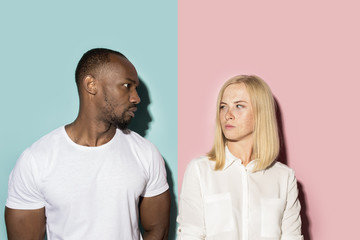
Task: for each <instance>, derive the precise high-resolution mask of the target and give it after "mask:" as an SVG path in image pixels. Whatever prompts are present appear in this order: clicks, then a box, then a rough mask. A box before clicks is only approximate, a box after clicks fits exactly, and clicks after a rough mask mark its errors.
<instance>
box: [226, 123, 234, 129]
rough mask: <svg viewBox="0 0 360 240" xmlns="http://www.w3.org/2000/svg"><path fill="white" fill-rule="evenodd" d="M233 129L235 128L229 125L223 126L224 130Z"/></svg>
mask: <svg viewBox="0 0 360 240" xmlns="http://www.w3.org/2000/svg"><path fill="white" fill-rule="evenodd" d="M234 127H235V126H233V125H230V124H226V125H225V128H226V129H232V128H234Z"/></svg>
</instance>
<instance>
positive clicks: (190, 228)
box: [177, 161, 205, 240]
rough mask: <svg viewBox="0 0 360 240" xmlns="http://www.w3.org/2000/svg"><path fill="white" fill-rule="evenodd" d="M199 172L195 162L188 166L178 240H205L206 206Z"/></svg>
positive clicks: (182, 192)
mask: <svg viewBox="0 0 360 240" xmlns="http://www.w3.org/2000/svg"><path fill="white" fill-rule="evenodd" d="M199 180H200V178H199V170H198V167H197V165H196V164H195V162H194V161H192V162H190V164H189V165H188V167H187V169H186V171H185V175H184V180H183V183H182V189H181V194H180V202H179V216H178V218H177V222H178V223H179V228H178V231H177V236H178V238H177V239H178V240H195V239H205V227H204V226H205V224H204V206H203V200H202V191H201V183H200V181H199Z"/></svg>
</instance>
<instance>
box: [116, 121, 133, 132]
mask: <svg viewBox="0 0 360 240" xmlns="http://www.w3.org/2000/svg"><path fill="white" fill-rule="evenodd" d="M130 122H131V119H129V120H128V121H122V122H118V123H117V124H116V126H117V128H119V129H120V130H127V129H128V126H129V124H130Z"/></svg>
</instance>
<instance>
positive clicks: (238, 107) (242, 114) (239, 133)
mask: <svg viewBox="0 0 360 240" xmlns="http://www.w3.org/2000/svg"><path fill="white" fill-rule="evenodd" d="M237 101H239V102H237ZM216 111H217V112H216V130H215V141H214V146H213V148H212V150H211V151H210V152H209V154H208V156H209V158H210V159H211V160H215V161H216V166H215V169H216V170H218V169H222V168H223V167H224V164H225V144H226V142H227V141H237V140H241V139H242V138H246V139H247V140H249V139H250V141H252V142H253V144H252V145H253V149H252V154H253V158H254V159H255V160H256V167H255V169H254V171H258V170H263V169H266V168H267V167H268V166H270V165H271V163H272V162H273V161H274V160H275V159H276V157H277V156H278V153H279V136H278V128H277V121H276V113H275V103H274V98H273V95H272V93H271V90H270V88H269V87H268V86H267V84H266V83H265V82H264V81H263V80H262V79H261V78H259V77H257V76H253V75H250V76H248V75H240V76H235V77H233V78H231V79H229V80H228V81H226V82H225V83H224V85H223V86H222V88H221V89H220V92H219V96H218V99H217V110H216ZM232 118H233V119H232ZM232 125H238V127H236V128H234V129H233V128H232ZM234 130H235V131H234Z"/></svg>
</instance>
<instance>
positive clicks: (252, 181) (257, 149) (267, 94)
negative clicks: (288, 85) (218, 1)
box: [178, 75, 303, 240]
mask: <svg viewBox="0 0 360 240" xmlns="http://www.w3.org/2000/svg"><path fill="white" fill-rule="evenodd" d="M278 153H279V135H278V128H277V121H276V114H275V103H274V98H273V96H272V93H271V91H270V89H269V87H268V86H267V84H266V83H265V82H264V81H263V80H262V79H260V78H259V77H257V76H246V75H241V76H236V77H233V78H231V79H230V80H228V81H227V82H226V83H225V84H224V85H223V87H222V88H221V90H220V93H219V96H218V100H217V113H216V132H215V141H214V145H213V148H212V149H211V151H210V152H209V153H208V154H207V156H205V157H200V158H198V159H194V160H193V161H191V162H190V163H189V165H188V167H187V169H186V172H185V175H184V180H183V184H182V191H181V194H180V204H179V216H178V223H179V229H178V239H182V240H186V239H221V240H231V239H234V240H235V239H236V240H238V239H241V240H253V239H254V240H255V239H256V240H258V239H267V240H269V239H281V240H285V239H289V240H290V239H291V240H295V239H296V240H298V239H303V237H302V236H301V220H300V215H299V213H300V204H299V201H298V190H297V183H296V179H295V175H294V171H293V170H291V169H290V168H288V167H287V166H285V165H284V164H281V163H279V162H276V161H275V159H276V158H277V156H278Z"/></svg>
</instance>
